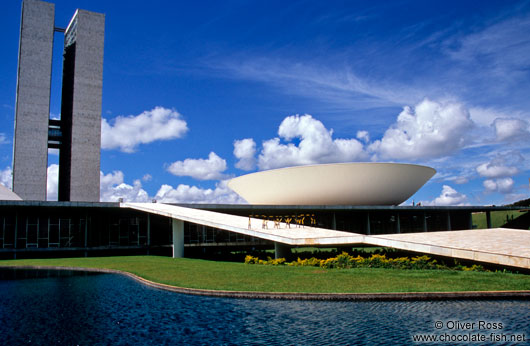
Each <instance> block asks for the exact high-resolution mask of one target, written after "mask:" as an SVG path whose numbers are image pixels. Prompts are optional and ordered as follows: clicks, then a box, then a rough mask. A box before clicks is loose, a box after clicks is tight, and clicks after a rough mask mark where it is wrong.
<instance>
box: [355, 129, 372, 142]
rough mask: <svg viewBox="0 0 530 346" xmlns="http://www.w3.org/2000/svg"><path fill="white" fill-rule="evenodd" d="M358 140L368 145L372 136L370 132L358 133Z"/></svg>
mask: <svg viewBox="0 0 530 346" xmlns="http://www.w3.org/2000/svg"><path fill="white" fill-rule="evenodd" d="M357 139H359V140H361V141H363V142H365V143H368V142H370V134H369V133H368V131H357Z"/></svg>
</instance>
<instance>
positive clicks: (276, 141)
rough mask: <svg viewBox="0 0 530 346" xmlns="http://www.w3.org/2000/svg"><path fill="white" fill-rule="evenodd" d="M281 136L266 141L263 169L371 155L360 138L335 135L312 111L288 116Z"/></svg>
mask: <svg viewBox="0 0 530 346" xmlns="http://www.w3.org/2000/svg"><path fill="white" fill-rule="evenodd" d="M278 135H279V137H280V138H282V139H284V140H285V141H291V140H293V139H298V140H299V143H298V145H296V144H295V143H287V144H283V143H281V139H280V138H278V137H277V138H273V139H270V140H267V141H264V142H263V149H262V151H261V153H260V155H259V160H258V166H259V168H260V169H271V168H279V167H286V166H296V165H308V164H317V163H331V162H348V161H355V160H359V159H365V158H366V157H367V155H366V153H365V152H364V150H363V145H362V144H361V143H360V142H359V141H358V140H356V139H333V131H332V130H328V129H326V127H325V126H324V124H322V123H321V122H320V121H319V120H317V119H314V118H313V117H312V116H311V115H308V114H306V115H302V116H300V115H292V116H289V117H287V118H285V119H284V120H283V121H282V123H281V124H280V127H279V129H278Z"/></svg>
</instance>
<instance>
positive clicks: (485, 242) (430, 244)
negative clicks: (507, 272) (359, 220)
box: [364, 228, 530, 269]
mask: <svg viewBox="0 0 530 346" xmlns="http://www.w3.org/2000/svg"><path fill="white" fill-rule="evenodd" d="M364 242H365V243H366V244H371V245H377V246H385V247H391V248H395V249H402V250H410V251H416V252H422V253H426V254H432V255H439V256H447V257H454V258H460V259H467V260H474V261H480V262H486V263H494V264H500V265H507V266H513V267H520V268H527V269H530V231H525V230H519V229H508V228H492V229H475V230H466V231H448V232H425V233H403V234H384V235H383V234H382V235H376V236H365V241H364Z"/></svg>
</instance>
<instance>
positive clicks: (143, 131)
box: [101, 107, 188, 153]
mask: <svg viewBox="0 0 530 346" xmlns="http://www.w3.org/2000/svg"><path fill="white" fill-rule="evenodd" d="M112 123H113V124H110V123H109V122H107V120H106V119H102V121H101V147H102V148H103V149H118V148H119V149H120V150H121V151H123V152H126V153H132V152H134V151H135V150H136V147H137V146H138V145H139V144H146V143H151V142H154V141H158V140H170V139H175V138H180V137H182V136H183V135H184V134H185V133H186V132H187V131H188V127H187V124H186V121H184V120H183V119H182V118H181V115H180V114H179V113H178V112H177V111H175V110H172V109H167V108H163V107H155V108H154V109H152V110H150V111H145V112H143V113H141V114H139V115H136V116H134V115H130V116H118V117H116V118H115V119H114V120H113V121H112Z"/></svg>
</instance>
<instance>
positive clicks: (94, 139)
mask: <svg viewBox="0 0 530 346" xmlns="http://www.w3.org/2000/svg"><path fill="white" fill-rule="evenodd" d="M104 34H105V15H104V14H101V13H94V12H89V11H85V10H78V11H77V12H76V14H75V15H74V17H73V18H72V21H71V22H70V25H69V26H68V28H67V30H66V33H65V51H66V50H68V49H73V50H74V52H72V54H69V58H72V59H74V61H73V62H67V61H66V60H65V65H64V66H65V67H64V70H63V105H62V110H61V117H62V118H61V120H62V121H63V124H68V126H71V128H70V129H67V131H66V132H69V134H68V135H67V136H65V140H66V141H68V143H66V144H65V146H64V148H62V150H61V151H62V152H61V159H60V173H59V174H60V176H59V199H60V200H69V201H93V202H96V201H99V184H100V182H99V179H100V177H99V174H100V147H101V95H102V85H103V43H104ZM66 69H73V70H72V71H67V70H66ZM66 75H71V76H72V77H73V79H72V80H71V81H70V82H71V85H68V83H66V81H65V80H64V78H65V76H66ZM63 117H64V119H63Z"/></svg>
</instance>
